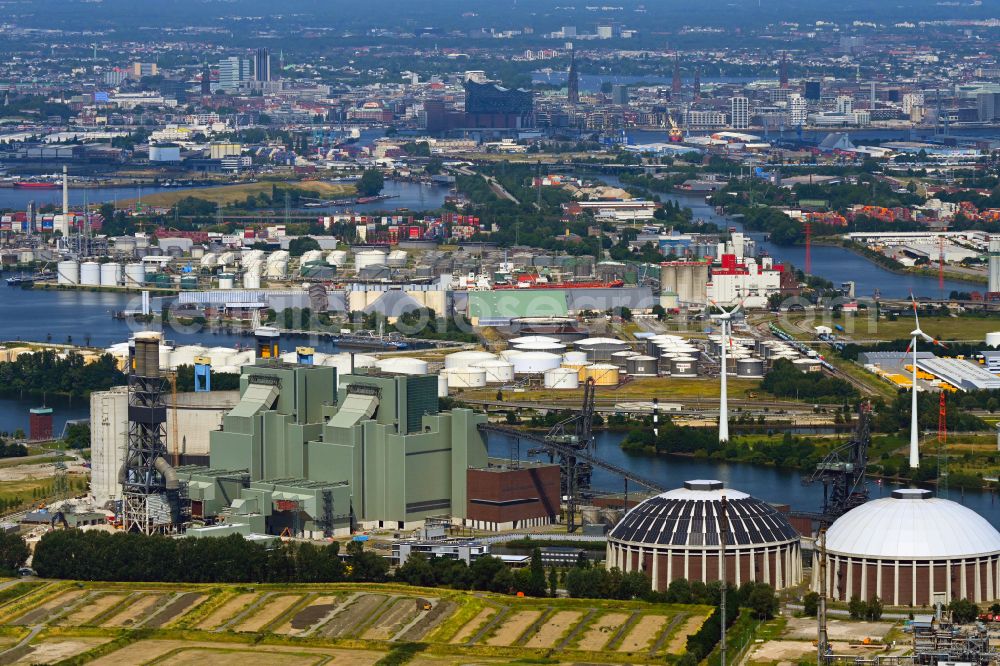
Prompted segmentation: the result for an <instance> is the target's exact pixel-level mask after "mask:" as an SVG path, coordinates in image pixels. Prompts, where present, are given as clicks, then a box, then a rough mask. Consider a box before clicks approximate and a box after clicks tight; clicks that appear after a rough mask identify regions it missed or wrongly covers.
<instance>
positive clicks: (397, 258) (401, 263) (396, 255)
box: [385, 250, 406, 268]
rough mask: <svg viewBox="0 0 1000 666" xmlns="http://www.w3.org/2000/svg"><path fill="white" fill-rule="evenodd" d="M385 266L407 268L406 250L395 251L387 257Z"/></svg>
mask: <svg viewBox="0 0 1000 666" xmlns="http://www.w3.org/2000/svg"><path fill="white" fill-rule="evenodd" d="M385 262H386V263H385V265H386V266H389V267H390V268H403V267H405V266H406V251H405V250H393V251H392V252H390V253H389V256H388V257H386V260H385Z"/></svg>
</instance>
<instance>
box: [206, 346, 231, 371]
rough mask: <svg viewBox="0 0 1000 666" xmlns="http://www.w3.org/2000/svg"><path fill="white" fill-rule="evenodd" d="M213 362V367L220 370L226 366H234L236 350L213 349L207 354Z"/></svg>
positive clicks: (227, 348)
mask: <svg viewBox="0 0 1000 666" xmlns="http://www.w3.org/2000/svg"><path fill="white" fill-rule="evenodd" d="M204 355H205V356H208V358H209V359H211V361H212V367H213V368H218V367H222V366H224V365H233V356H235V355H236V350H235V349H232V348H230V347H212V348H211V349H209V350H208V351H207V352H206V353H205V354H204Z"/></svg>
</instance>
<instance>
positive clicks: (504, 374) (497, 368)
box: [470, 358, 514, 384]
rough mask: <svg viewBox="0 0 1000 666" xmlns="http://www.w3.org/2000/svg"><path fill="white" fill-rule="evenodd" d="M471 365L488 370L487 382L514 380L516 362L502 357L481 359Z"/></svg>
mask: <svg viewBox="0 0 1000 666" xmlns="http://www.w3.org/2000/svg"><path fill="white" fill-rule="evenodd" d="M470 367H472V368H480V369H481V370H485V371H486V383H487V384H505V383H507V382H511V381H514V364H513V363H512V362H509V361H504V360H502V359H499V358H498V359H488V360H485V361H479V362H477V363H475V364H473V365H471V366H470Z"/></svg>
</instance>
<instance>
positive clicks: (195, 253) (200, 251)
mask: <svg viewBox="0 0 1000 666" xmlns="http://www.w3.org/2000/svg"><path fill="white" fill-rule="evenodd" d="M204 256H205V248H203V247H202V246H201V245H192V246H191V258H192V259H201V258H202V257H204Z"/></svg>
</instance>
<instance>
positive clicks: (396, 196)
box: [0, 180, 448, 215]
mask: <svg viewBox="0 0 1000 666" xmlns="http://www.w3.org/2000/svg"><path fill="white" fill-rule="evenodd" d="M201 189H205V188H202V187H195V188H183V189H181V188H174V187H171V188H166V187H154V186H148V187H139V186H134V187H94V188H73V187H70V190H69V203H70V206H76V207H83V204H84V202H85V201H86V202H87V203H90V204H92V205H96V204H102V203H108V202H110V203H116V202H118V201H123V200H125V199H141V198H142V197H145V196H149V195H150V194H156V193H157V192H190V193H191V195H192V196H195V197H197V196H198V191H199V190H201ZM382 194H385V195H388V196H389V197H391V198H390V199H386V200H385V201H375V202H373V203H367V204H351V205H350V206H338V207H329V208H303V209H299V210H298V211H296V212H309V213H314V214H316V215H321V214H323V213H327V214H328V213H330V212H331V211H338V212H339V211H343V210H346V209H350V210H352V211H358V212H366V213H367V212H373V211H382V210H388V211H392V210H396V209H398V208H407V209H409V210H411V211H424V210H434V209H437V208H440V207H441V205H442V204H443V203H444V198H445V196H446V195H447V194H448V188H447V187H442V186H440V185H423V184H421V183H411V182H407V181H397V180H387V181H386V182H385V187H384V188H383V190H382ZM29 201H34V202H35V205H36V206H38V207H41V206H44V205H46V204H52V205H54V206H55V207H56V208H58V209H60V210H61V209H62V190H61V189H59V188H56V189H52V190H32V189H20V188H18V189H15V188H9V187H4V188H0V210H5V209H6V210H18V211H20V210H25V209H26V208H27V207H28V202H29Z"/></svg>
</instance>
